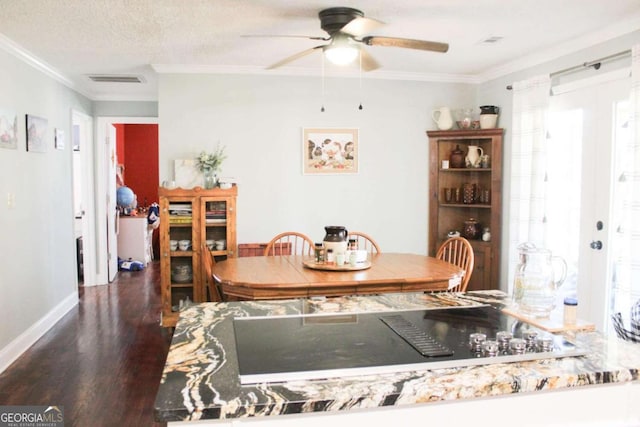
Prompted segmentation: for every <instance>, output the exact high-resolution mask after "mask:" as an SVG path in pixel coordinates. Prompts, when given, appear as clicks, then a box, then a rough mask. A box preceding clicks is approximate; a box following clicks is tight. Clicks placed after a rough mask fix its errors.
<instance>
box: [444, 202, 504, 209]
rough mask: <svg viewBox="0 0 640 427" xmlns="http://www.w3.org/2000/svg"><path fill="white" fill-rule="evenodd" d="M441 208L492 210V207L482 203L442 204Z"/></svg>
mask: <svg viewBox="0 0 640 427" xmlns="http://www.w3.org/2000/svg"><path fill="white" fill-rule="evenodd" d="M440 206H441V207H443V208H468V209H474V208H480V209H491V205H485V204H482V203H440Z"/></svg>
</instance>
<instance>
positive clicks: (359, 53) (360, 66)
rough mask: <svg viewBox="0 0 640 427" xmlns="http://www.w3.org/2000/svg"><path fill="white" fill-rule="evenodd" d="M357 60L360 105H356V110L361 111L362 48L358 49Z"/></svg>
mask: <svg viewBox="0 0 640 427" xmlns="http://www.w3.org/2000/svg"><path fill="white" fill-rule="evenodd" d="M358 61H359V78H360V105H359V106H358V110H360V111H362V49H358Z"/></svg>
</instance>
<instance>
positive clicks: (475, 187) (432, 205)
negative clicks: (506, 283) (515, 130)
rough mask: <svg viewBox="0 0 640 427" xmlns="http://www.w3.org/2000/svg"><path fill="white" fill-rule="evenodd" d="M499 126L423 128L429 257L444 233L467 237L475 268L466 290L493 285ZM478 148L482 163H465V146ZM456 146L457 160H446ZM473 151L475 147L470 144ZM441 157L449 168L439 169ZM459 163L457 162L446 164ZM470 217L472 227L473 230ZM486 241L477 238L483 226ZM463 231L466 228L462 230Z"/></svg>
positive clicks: (499, 169)
mask: <svg viewBox="0 0 640 427" xmlns="http://www.w3.org/2000/svg"><path fill="white" fill-rule="evenodd" d="M503 133H504V131H503V129H477V130H451V131H427V135H428V137H429V229H428V234H429V255H431V256H435V254H436V252H437V250H438V248H439V247H440V245H441V244H442V242H444V241H445V240H446V239H447V237H448V233H449V232H451V231H458V232H460V234H461V235H462V236H463V237H465V238H467V239H468V240H469V241H470V243H471V246H472V247H473V252H474V255H475V267H474V269H473V273H472V275H471V280H470V281H469V286H468V288H467V290H485V289H498V288H499V278H500V240H501V234H502V233H501V231H502V230H501V228H502V139H503ZM470 146H472V147H480V149H482V152H483V154H484V155H487V156H488V162H486V161H485V162H484V164H476V165H471V164H469V162H468V160H467V157H468V152H469V147H470ZM454 150H455V151H456V153H457V155H458V158H460V157H459V156H460V154H459V153H460V151H462V152H463V156H462V157H463V164H462V165H459V164H456V163H459V162H454V163H451V160H453V159H451V154H452V153H453V152H454ZM476 152H478V153H479V152H480V150H478V149H477V148H476ZM443 160H449V161H450V164H449V167H445V168H443ZM451 166H461V167H451ZM473 220H475V221H476V222H477V225H476V227H475V228H476V229H477V230H478V232H477V233H475V235H473V233H472V231H473V228H474V227H473V226H472V224H473V222H474V221H473ZM487 228H488V231H489V233H490V240H488V241H485V240H486V235H485V239H483V235H484V234H485V231H486V229H487ZM465 231H466V233H465Z"/></svg>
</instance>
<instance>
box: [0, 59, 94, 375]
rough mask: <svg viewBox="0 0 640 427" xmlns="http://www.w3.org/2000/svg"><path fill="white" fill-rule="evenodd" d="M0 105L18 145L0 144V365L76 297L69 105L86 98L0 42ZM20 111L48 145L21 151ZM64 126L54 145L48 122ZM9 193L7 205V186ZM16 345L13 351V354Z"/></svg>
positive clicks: (82, 106)
mask: <svg viewBox="0 0 640 427" xmlns="http://www.w3.org/2000/svg"><path fill="white" fill-rule="evenodd" d="M0 93H1V94H2V96H1V97H0V110H5V111H6V110H10V111H13V112H15V113H17V114H18V135H19V138H18V147H17V149H16V150H9V149H0V171H1V176H2V178H1V179H0V306H1V307H2V308H1V309H0V371H2V370H3V369H4V368H5V367H6V365H7V364H8V363H9V362H10V361H11V360H13V359H14V358H15V356H17V355H18V354H19V353H20V352H21V351H23V350H24V349H25V348H24V346H25V345H27V346H28V345H29V344H30V342H29V339H30V337H37V336H38V332H39V331H40V332H41V331H42V330H43V328H44V330H46V329H48V328H49V327H50V326H51V325H52V324H53V323H54V321H55V320H57V316H59V315H60V314H61V313H63V312H64V311H65V310H68V309H69V307H72V306H73V304H75V303H76V301H77V279H76V258H75V240H74V230H73V197H72V194H73V193H72V163H71V159H72V154H71V153H72V149H71V109H72V108H74V109H76V110H78V111H82V112H85V113H88V114H90V113H91V105H90V102H89V100H87V99H86V98H84V97H82V96H80V95H78V94H76V93H75V92H73V91H71V90H69V89H67V88H66V87H64V86H63V85H61V84H59V83H57V82H56V81H54V80H53V79H51V78H49V77H47V76H45V75H44V74H42V73H41V72H39V71H37V70H35V69H34V68H32V67H31V66H29V65H27V64H25V63H24V62H21V61H19V60H18V59H16V58H15V57H13V56H11V55H9V54H8V53H7V52H5V51H4V50H0ZM25 114H33V115H36V116H40V117H44V118H47V119H48V121H49V122H48V130H47V133H46V143H47V149H48V151H47V152H46V153H33V152H27V151H26V141H25ZM54 128H59V129H62V130H63V131H64V134H65V137H66V146H65V148H64V150H56V149H54V137H53V129H54ZM9 193H11V194H13V195H14V196H15V207H13V208H9V206H8V203H7V197H8V194H9ZM16 353H17V354H16Z"/></svg>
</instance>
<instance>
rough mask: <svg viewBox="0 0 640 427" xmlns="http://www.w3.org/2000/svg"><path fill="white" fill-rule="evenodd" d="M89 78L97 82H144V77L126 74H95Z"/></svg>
mask: <svg viewBox="0 0 640 427" xmlns="http://www.w3.org/2000/svg"><path fill="white" fill-rule="evenodd" d="M89 78H90V79H91V80H92V81H94V82H97V83H144V82H145V80H144V77H142V76H132V75H124V74H93V75H89Z"/></svg>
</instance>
